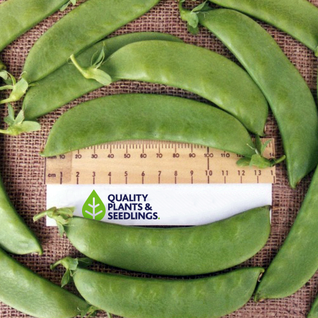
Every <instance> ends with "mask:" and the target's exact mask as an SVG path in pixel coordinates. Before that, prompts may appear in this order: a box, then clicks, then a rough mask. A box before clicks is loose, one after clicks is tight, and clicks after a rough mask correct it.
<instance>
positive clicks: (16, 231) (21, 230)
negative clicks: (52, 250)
mask: <svg viewBox="0 0 318 318" xmlns="http://www.w3.org/2000/svg"><path fill="white" fill-rule="evenodd" d="M0 247H1V248H3V249H5V250H7V251H8V252H11V253H14V254H28V253H39V254H42V248H41V245H40V243H39V241H38V239H37V238H36V237H35V235H34V234H33V232H32V231H31V230H30V229H29V228H28V227H27V226H26V224H25V223H24V222H23V220H22V219H21V217H20V216H19V215H18V214H17V212H16V211H15V209H14V207H13V205H12V203H11V202H10V199H9V198H8V195H7V194H6V191H5V189H4V185H3V182H2V179H1V177H0Z"/></svg>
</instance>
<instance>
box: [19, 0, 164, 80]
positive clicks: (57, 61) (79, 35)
mask: <svg viewBox="0 0 318 318" xmlns="http://www.w3.org/2000/svg"><path fill="white" fill-rule="evenodd" d="M158 2H159V0H121V1H118V0H88V1H86V2H85V3H83V4H81V5H80V6H78V7H77V8H75V9H74V10H72V11H71V12H70V13H69V14H67V15H66V16H64V17H63V18H62V19H61V20H60V21H58V22H57V23H55V25H54V26H53V27H51V28H50V29H49V30H48V31H47V32H45V33H44V34H43V35H42V36H41V38H40V39H39V40H38V41H37V42H36V43H35V44H34V46H33V47H32V49H31V50H30V53H29V55H28V57H27V59H26V61H25V65H24V69H23V78H24V79H25V80H26V81H27V82H28V83H29V84H30V83H34V82H37V81H38V80H40V79H41V78H43V77H45V76H47V75H48V74H50V73H52V72H53V71H55V70H56V69H58V68H59V67H61V66H62V65H63V64H65V63H67V61H68V59H69V57H70V56H71V55H72V54H77V53H78V52H80V51H82V50H84V49H86V48H88V47H89V46H90V45H92V44H94V43H96V42H98V41H99V40H101V39H102V38H104V37H105V36H107V35H109V34H110V33H112V32H113V31H115V30H116V29H118V28H120V27H121V26H123V25H124V24H126V23H128V22H130V21H132V20H134V19H136V18H138V17H139V16H141V15H143V14H144V13H146V12H147V11H149V10H150V9H151V8H152V7H153V6H155V5H156V4H157V3H158Z"/></svg>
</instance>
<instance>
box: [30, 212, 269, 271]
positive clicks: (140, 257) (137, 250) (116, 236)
mask: <svg viewBox="0 0 318 318" xmlns="http://www.w3.org/2000/svg"><path fill="white" fill-rule="evenodd" d="M72 213H73V210H72V209H70V208H68V209H67V208H66V209H65V208H64V209H63V208H62V209H56V208H52V209H50V210H48V211H45V212H42V213H40V214H39V215H37V216H35V217H34V220H38V219H39V218H41V217H43V216H49V217H51V218H53V219H55V220H56V222H57V223H58V224H59V228H60V229H62V231H61V232H63V231H65V233H66V235H67V237H68V239H69V240H70V242H71V243H72V244H73V245H74V247H75V248H76V249H77V250H78V251H80V252H81V253H82V254H84V255H86V256H87V257H89V258H91V259H94V260H97V261H99V262H102V263H105V264H108V265H112V266H115V267H120V268H123V269H127V270H132V271H137V272H143V273H150V274H159V275H173V276H178V275H183V276H186V275H199V274H207V273H212V272H217V271H221V270H223V269H226V268H230V267H233V266H235V265H238V264H240V263H242V262H244V261H246V260H247V259H248V258H250V257H252V256H253V255H255V254H256V253H257V252H258V251H259V250H260V249H261V248H262V247H263V246H264V245H265V244H266V241H267V239H268V236H269V234H270V213H269V208H268V207H262V208H256V209H252V210H249V211H247V212H244V213H241V214H238V215H235V216H233V217H231V218H228V219H226V220H222V221H218V222H215V223H210V224H206V225H202V226H193V227H177V228H158V227H157V228H148V227H146V228H145V227H134V226H123V225H117V224H111V223H105V222H98V221H95V220H89V219H85V218H80V217H72ZM65 214H66V215H65ZM61 217H62V219H63V224H62V223H61V222H60V221H61ZM61 234H62V233H61ZM251 237H252V238H253V239H252V240H251V239H250V238H251Z"/></svg>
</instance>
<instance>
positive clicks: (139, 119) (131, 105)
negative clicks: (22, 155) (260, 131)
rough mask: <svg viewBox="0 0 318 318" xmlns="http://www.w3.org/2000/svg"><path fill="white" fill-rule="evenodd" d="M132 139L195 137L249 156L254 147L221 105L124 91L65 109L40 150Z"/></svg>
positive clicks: (59, 151) (201, 142)
mask: <svg viewBox="0 0 318 318" xmlns="http://www.w3.org/2000/svg"><path fill="white" fill-rule="evenodd" d="M128 139H129V140H134V139H148V140H167V141H176V142H188V143H195V144H199V145H205V146H209V147H214V148H218V149H222V150H226V151H229V152H234V153H237V154H240V155H242V156H246V157H251V156H252V155H253V154H254V153H255V152H254V150H253V149H252V148H251V145H253V142H252V140H251V137H250V136H249V134H248V132H247V130H246V129H245V128H244V126H243V125H242V124H241V123H240V122H239V121H238V120H237V119H235V118H234V117H232V116H231V115H229V114H227V113H225V112H223V111H222V110H219V109H217V108H214V107H211V106H209V105H206V104H202V103H199V102H196V101H193V100H189V99H184V98H180V97H172V96H165V95H151V94H121V95H112V96H106V97H102V98H98V99H95V100H92V101H88V102H86V103H83V104H81V105H78V106H76V107H74V108H72V109H70V110H69V111H67V112H66V113H64V114H63V115H62V116H61V117H60V118H59V119H58V120H57V121H56V123H55V124H54V126H53V127H52V130H51V132H50V134H49V137H48V140H47V143H46V146H45V148H44V150H43V151H42V153H41V155H43V156H45V157H50V156H55V155H58V154H64V153H66V152H69V151H72V150H76V149H81V148H84V147H87V146H90V145H97V144H101V143H105V142H110V141H119V140H128Z"/></svg>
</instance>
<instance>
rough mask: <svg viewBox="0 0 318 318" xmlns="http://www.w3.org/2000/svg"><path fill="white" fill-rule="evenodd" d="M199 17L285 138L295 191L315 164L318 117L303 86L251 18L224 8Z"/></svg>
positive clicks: (288, 63) (273, 42)
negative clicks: (243, 72)
mask: <svg viewBox="0 0 318 318" xmlns="http://www.w3.org/2000/svg"><path fill="white" fill-rule="evenodd" d="M239 2H240V1H239ZM258 2H262V1H257V3H258ZM276 2H277V1H276ZM198 16H199V21H200V23H201V24H202V25H204V26H205V27H207V28H208V29H209V30H210V31H211V32H213V33H214V34H215V35H216V36H217V37H218V38H219V39H220V40H221V41H222V42H223V43H224V44H225V45H226V46H227V47H228V48H229V50H230V51H231V52H232V53H233V54H234V55H235V56H236V58H237V59H238V60H239V61H240V63H241V64H242V65H243V66H244V67H245V69H246V70H247V72H248V73H249V74H250V75H251V77H252V78H253V79H254V80H255V82H256V83H257V84H258V86H259V87H260V89H261V90H262V92H263V93H264V95H265V96H266V98H267V100H268V102H269V104H270V107H271V109H272V111H273V113H274V116H275V118H276V121H277V123H278V127H279V130H280V133H281V136H282V139H283V145H284V150H285V154H286V164H287V170H288V177H289V183H290V185H291V186H292V187H293V188H294V187H296V185H297V184H298V183H299V181H300V180H301V179H302V178H303V177H304V176H305V175H307V174H308V173H309V172H310V171H312V170H313V169H314V168H315V167H316V166H317V163H318V157H317V153H318V114H317V108H316V104H315V101H314V98H313V96H312V94H311V91H310V89H309V88H308V86H307V84H306V82H305V81H304V79H303V78H302V76H301V75H300V73H299V72H298V70H297V69H296V68H295V66H294V65H293V64H292V63H291V62H290V61H289V60H288V58H287V57H286V56H285V54H284V53H283V52H282V50H281V49H280V47H279V46H278V45H277V43H276V42H275V40H274V39H273V38H272V37H271V36H270V35H269V34H268V33H267V32H266V31H265V30H264V29H263V28H262V27H261V26H260V25H259V24H258V23H256V22H255V21H253V20H252V19H250V18H249V17H247V16H245V15H243V14H241V13H239V12H236V11H232V10H226V9H219V10H212V11H209V12H203V13H200V14H199V15H198ZM317 33H318V32H317ZM242 43H245V44H244V45H242Z"/></svg>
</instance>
